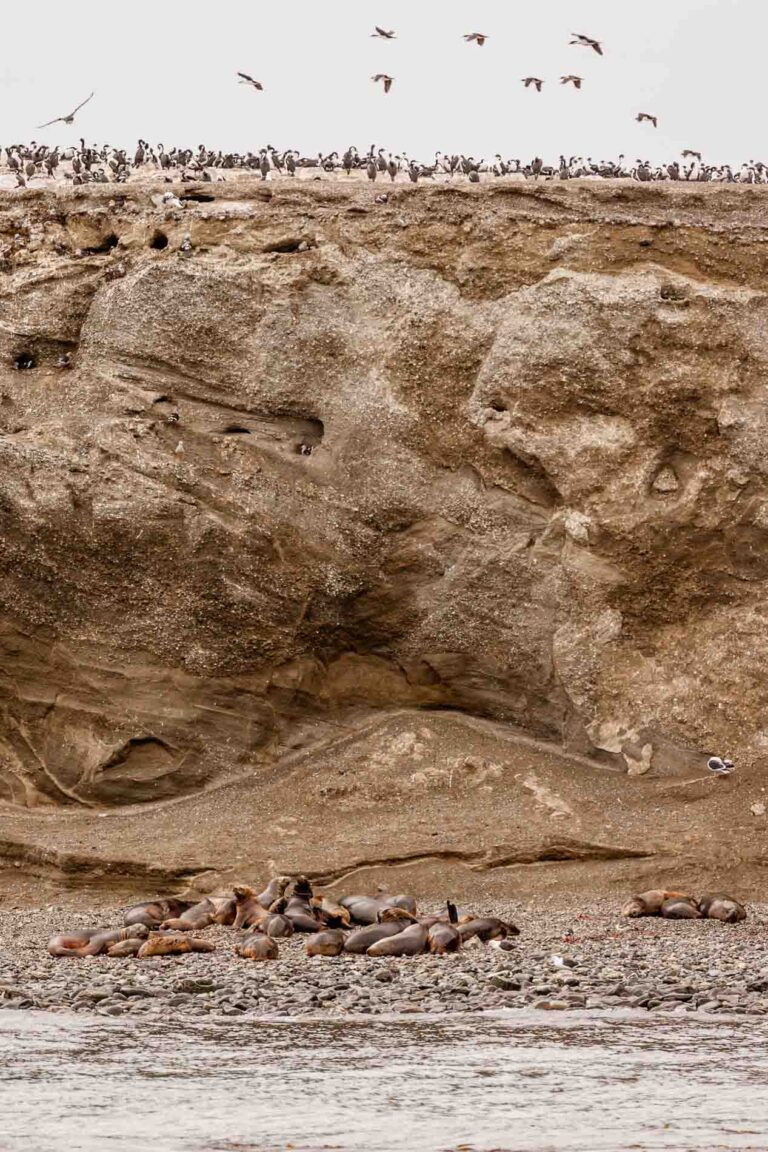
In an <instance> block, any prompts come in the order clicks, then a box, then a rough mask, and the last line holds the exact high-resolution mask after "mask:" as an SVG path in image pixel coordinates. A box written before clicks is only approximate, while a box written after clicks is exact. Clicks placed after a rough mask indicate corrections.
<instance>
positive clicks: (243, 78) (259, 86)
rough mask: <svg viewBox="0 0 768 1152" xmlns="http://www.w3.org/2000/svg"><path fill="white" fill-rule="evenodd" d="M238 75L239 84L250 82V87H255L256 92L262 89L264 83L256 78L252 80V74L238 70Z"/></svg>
mask: <svg viewBox="0 0 768 1152" xmlns="http://www.w3.org/2000/svg"><path fill="white" fill-rule="evenodd" d="M238 76H240V77H241V80H240V83H241V84H250V85H251V87H252V88H255V89H256V91H257V92H263V91H264V85H263V84H261V83H260V82H259V81H258V80H254V78H253V76H249V75H248V73H247V72H238Z"/></svg>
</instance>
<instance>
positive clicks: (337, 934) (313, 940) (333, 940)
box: [306, 928, 344, 956]
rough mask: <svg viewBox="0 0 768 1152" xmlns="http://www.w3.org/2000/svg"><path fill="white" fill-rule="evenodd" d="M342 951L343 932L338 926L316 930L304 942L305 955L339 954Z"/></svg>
mask: <svg viewBox="0 0 768 1152" xmlns="http://www.w3.org/2000/svg"><path fill="white" fill-rule="evenodd" d="M343 951H344V933H343V932H342V931H341V930H340V929H339V928H328V929H326V931H325V932H316V933H315V935H314V936H310V937H309V938H308V940H307V943H306V952H307V956H340V955H341V953H342V952H343Z"/></svg>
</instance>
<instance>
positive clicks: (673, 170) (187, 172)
mask: <svg viewBox="0 0 768 1152" xmlns="http://www.w3.org/2000/svg"><path fill="white" fill-rule="evenodd" d="M371 36H372V37H373V38H375V39H376V40H379V41H384V42H389V41H392V40H396V39H397V32H396V31H395V30H394V29H390V28H384V27H382V26H380V25H374V30H373V32H372V33H371ZM463 39H464V40H465V42H466V43H467V44H468V45H470V44H471V45H475V46H477V47H478V48H483V47H484V45H485V44H486V43H487V41H488V39H489V36H488V34H487V33H485V32H468V33H466V34H465V35H464V37H463ZM569 44H570V45H571V46H574V47H577V48H582V49H585V50H586V51H587V52H589V53H593V54H595V55H596V56H598V57H601V58H602V57H603V56H604V55H605V53H604V48H603V43H602V42H601V41H600V40H597V39H595V38H594V37H592V36H587V35H585V34H584V33H581V32H573V33H571V38H570V41H569ZM237 77H238V80H239V83H241V84H244V85H246V86H248V87H249V88H251V89H253V90H254V91H256V92H263V91H264V84H263V83H262V82H261V81H260V80H258V79H257V78H256V77H255V76H252V75H251V74H250V73H248V72H237ZM371 79H372V80H373V82H374V83H375V84H380V85H381V86H382V88H383V91H384V92H385V93H388V92H390V91H391V90H392V86H393V84H394V83H395V78H394V76H392V75H390V74H389V73H388V72H383V71H382V72H377V73H375V75H374V76H372V77H371ZM521 82H522V83H523V84H524V86H525V87H526V88H528V89H533V90H534V91H536V92H541V91H542V88H543V85H544V84H545V83H547V81H546V80H545V79H544V78H543V77H540V76H524V77H522V78H521ZM584 83H585V81H584V77H583V76H581V75H579V74H577V73H575V72H571V73H567V74H565V75H562V76H560V84H561V85H563V86H566V87H568V86H570V87H571V88H573V89H574V90H577V91H578V90H580V89H581V88H582V86H583V85H584ZM94 95H95V93H94V92H91V93H90V94H89V95H88V96H87V97H86V98H85V100H82V101H81V102H80V103H79V104H78V105H77V106H76V107H75V108H73V109H72V111H71V112H68V113H66V114H65V115H63V116H56V117H54V118H53V119H51V120H48V121H46V122H45V123H44V124H41V125H39V128H41V129H42V128H50V127H51V126H52V125H54V124H64V125H66V126H70V125H72V124H73V123H74V122H75V118H76V116H77V115H78V114H79V113H80V111H81V110H82V109H83V108H84V107H85V106H86V105H87V104H90V102H91V100H93V98H94ZM635 119H636V120H637V121H638V122H639V123H641V124H650V125H652V126H653V127H654V128H657V127H658V124H659V118H658V116H657V115H655V114H652V113H650V112H637V114H636V115H635ZM3 167H5V170H6V171H9V172H10V173H11V174H13V175H14V176H15V178H16V183H17V186H18V187H24V186H26V184H27V182H28V181H30V180H32V179H35V178H46V177H48V178H55V177H56V176H57V175H63V176H64V178H65V179H68V180H71V181H72V183H73V184H75V185H78V184H87V183H90V182H94V183H111V182H117V183H121V182H125V181H127V180H128V178H129V176H130V174H131V173H132V172H140V171H142V170H145V171H152V169H153V168H154V169H158V170H159V171H160V172H162V173H164V174H165V176H166V178H167V179H168V180H171V179H172V175H171V173H173V174H174V175H176V176H177V178H178V177H180V178H181V179H187V180H202V181H211V180H214V179H218V180H221V179H225V177H224V175H223V173H224V172H225V171H228V170H242V171H253V172H257V173H259V174H260V175H261V178H262V179H263V180H266V179H268V178H270V177H274V176H280V175H287V176H290V177H296V176H298V175H302V174H306V173H307V172H309V173H313V174H314V175H315V178H318V176H322V175H326V174H334V173H345V174H346V175H347V176H350V175H352V173H353V172H354V173H360V172H361V170H362V171H363V172H364V173H365V174H367V176H368V178H369V180H371V181H375V180H377V179H379V178H384V179H387V178H389V179H390V180H391V181H392V182H394V181H395V180H397V179H398V178H401V179H407V180H410V181H411V182H412V183H417V182H418V181H419V180H422V179H431V180H435V179H453V178H454V177H455V178H457V179H460V178H462V177H463V178H466V179H468V180H469V181H470V183H478V182H479V181H480V179H481V177H482V176H483V175H486V176H488V177H505V176H507V177H513V178H515V179H518V180H521V179H535V180H538V179H543V180H546V179H573V178H581V179H583V178H605V179H621V178H627V179H636V180H639V181H643V182H649V181H659V180H689V181H696V182H701V181H716V182H725V183H748V184H763V183H768V166H767V165H766V164H764V163H763V162H762V161H754V160H750V161H749V162H748V163H745V164H743V165H741V166H740V168H738V169H736V170H734V169H733V168H732V167H731V166H730V165H728V164H725V165H720V166H714V165H710V164H705V163H704V162H703V160H702V156H701V153H700V152H698V151H695V150H692V149H686V150H684V151H683V153H682V160H674V161H673V162H671V163H667V164H663V165H656V166H654V165H651V164H650V162H649V161H647V160H642V159H637V160H635V161H634V163H633V162H630V161H627V160H626V159H625V157H624V156H623V155H621V156H619V157H618V159H616V160H599V161H598V160H593V159H592V158H591V157H586V158H584V157H581V156H571V157H569V158H566V157H565V156H560V158H559V160H558V162H557V163H556V164H547V163H545V161H544V160H543V159H542V158H541V157H539V156H536V157H534V158H533V159H532V160H530V161H529V162H528V163H523V162H521V161H520V160H519V159H508V160H504V159H503V158H502V156H501V155H500V154H497V155H496V156H495V157H494V159H493V160H491V161H487V162H486V160H485V158H481V159H480V160H476V159H475V157H473V156H465V155H462V154H447V153H443V152H436V153H435V156H434V158H433V159H431V160H430V161H428V162H424V161H420V160H415V159H411V158H410V157H409V156H408V155H407V154H406V153H405V152H404V151H401V152H400V153H396V154H392V153H391V152H386V150H385V149H383V148H380V149H377V148H375V147H373V146H372V147H371V149H370V150H369V151H368V152H367V153H360V152H359V151H358V149H357V148H356V147H349V148H347V149H346V151H344V152H343V153H339V152H335V151H334V152H330V153H329V154H327V155H324V154H322V153H319V154H317V155H315V156H302V155H301V154H300V153H299V152H298V151H297V150H296V149H287V150H285V151H282V152H281V151H278V150H277V149H276V148H274V147H272V146H271V145H267V146H266V147H264V148H261V149H259V150H258V151H257V152H253V151H248V152H244V153H240V152H222V151H215V150H212V149H209V148H207V147H206V146H205V145H202V144H201V145H199V146H198V147H197V148H196V149H190V148H176V147H174V148H171V149H166V148H165V147H164V146H163V144H159V145H157V147H151V146H150V145H149V144H148V143H147V142H146V141H145V140H140V141H139V143H138V145H137V147H136V149H135V151H134V153H133V155H129V153H128V152H127V151H126V150H125V149H119V148H112V147H110V146H108V145H104V146H101V147H98V146H88V145H86V143H85V140H84V139H83V140H81V141H80V147H79V148H77V147H73V148H66V149H60V148H59V147H58V146H57V147H53V148H51V147H49V146H48V145H45V144H40V143H38V142H36V141H32V142H31V143H30V144H11V145H8V146H6V148H5V149H2V148H0V170H1V169H2V168H3Z"/></svg>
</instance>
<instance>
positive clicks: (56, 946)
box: [48, 876, 747, 960]
mask: <svg viewBox="0 0 768 1152" xmlns="http://www.w3.org/2000/svg"><path fill="white" fill-rule="evenodd" d="M746 914H747V913H746V909H745V908H744V906H743V905H742V904H740V903H739V902H738V901H737V900H734V899H732V898H731V897H728V896H724V895H719V894H707V895H705V896H702V897H701V898H700V899H698V900H697V899H696V898H695V897H693V896H689V895H687V894H686V893H683V892H676V891H671V890H667V889H654V890H651V891H648V892H643V893H640V894H639V895H637V896H633V897H632V899H631V900H629V901H628V903H627V904H625V905H624V907H623V909H622V915H624V916H628V917H640V916H661V917H663V918H664V919H669V920H679V919H711V920H720V921H722V922H724V923H728V924H734V923H738V922H739V921H741V920H744V919H745V918H746ZM214 924H217V925H222V926H225V927H231V928H233V929H234V930H235V932H237V933H238V936H237V939H236V944H235V952H236V954H237V955H238V956H241V957H243V958H244V959H248V960H276V959H277V958H278V956H279V954H280V949H279V945H278V940H280V939H282V938H285V937H288V936H293V935H294V934H295V933H297V932H300V933H305V934H306V935H307V941H306V952H307V955H308V956H339V955H341V954H342V952H343V953H347V954H349V955H366V956H420V955H422V954H424V953H426V952H429V953H431V954H432V955H436V956H445V955H447V954H448V953H450V952H457V951H459V949H460V948H461V946H462V944H464V943H466V942H467V941H468V940H472V939H477V940H479V941H481V942H482V943H488V942H491V941H492V942H494V943H496V944H497V945H498V946H500V947H504V946H505V945H506V944H507V941H508V938H509V937H512V936H516V935H519V929H518V928H517V927H516V926H515V925H514V924H512V923H511V922H510V921H508V920H503V919H500V918H499V917H496V916H483V915H478V914H475V913H471V912H462V913H461V914H460V913H459V910H458V909H457V908H456V906H455V905H454V904H453V903H452V902H451V901H450V900H449V901H448V902H447V905H446V912H445V913H444V914H442V915H428V916H427V915H419V914H418V911H417V906H416V901H415V899H414V898H413V897H412V896H408V895H396V896H391V895H389V894H388V893H387V892H386V891H385V890H384V889H379V890H377V892H376V893H375V894H373V895H352V896H345V897H343V898H342V899H341V900H339V901H338V902H336V901H335V900H333V899H330V898H329V897H328V896H323V895H319V894H316V893H315V892H314V891H313V889H312V886H311V884H310V882H309V881H308V880H307V878H306V877H303V876H300V877H298V878H297V879H295V880H291V879H290V878H289V877H287V876H277V877H274V878H273V879H272V880H271V881H270V883H269V884H268V885H267V887H266V888H265V889H264V890H263V891H262V892H257V891H256V889H254V888H250V887H247V886H246V885H236V886H235V887H234V889H233V890H232V894H231V895H228V896H222V897H205V898H204V899H202V900H200V901H198V902H197V903H194V904H190V903H188V902H186V901H181V900H178V899H176V898H167V899H159V900H153V901H148V902H145V903H142V904H137V905H134V906H133V907H131V908H129V909H128V910H127V911H126V913H125V916H124V925H125V926H124V927H123V928H117V929H110V928H90V929H83V930H79V931H74V932H62V933H59V934H57V935H55V936H53V937H51V939H50V940H49V941H48V952H49V953H50V955H51V956H56V957H63V956H80V957H84V956H99V955H106V956H111V957H129V956H136V957H138V959H140V960H143V959H147V958H149V957H151V956H170V955H173V956H178V955H182V954H184V953H186V952H212V951H214V950H215V945H214V944H213V943H212V942H211V941H209V940H205V939H202V938H201V937H200V936H198V935H196V933H198V932H202V931H204V930H205V929H206V928H208V927H210V926H212V925H214Z"/></svg>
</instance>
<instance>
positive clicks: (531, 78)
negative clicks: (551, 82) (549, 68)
mask: <svg viewBox="0 0 768 1152" xmlns="http://www.w3.org/2000/svg"><path fill="white" fill-rule="evenodd" d="M543 83H544V81H543V80H540V79H539V78H538V76H526V77H525V78H524V79H523V84H525V86H526V88H530V86H531V84H533V85H534V87H535V88H536V91H537V92H541V86H542V84H543Z"/></svg>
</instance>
